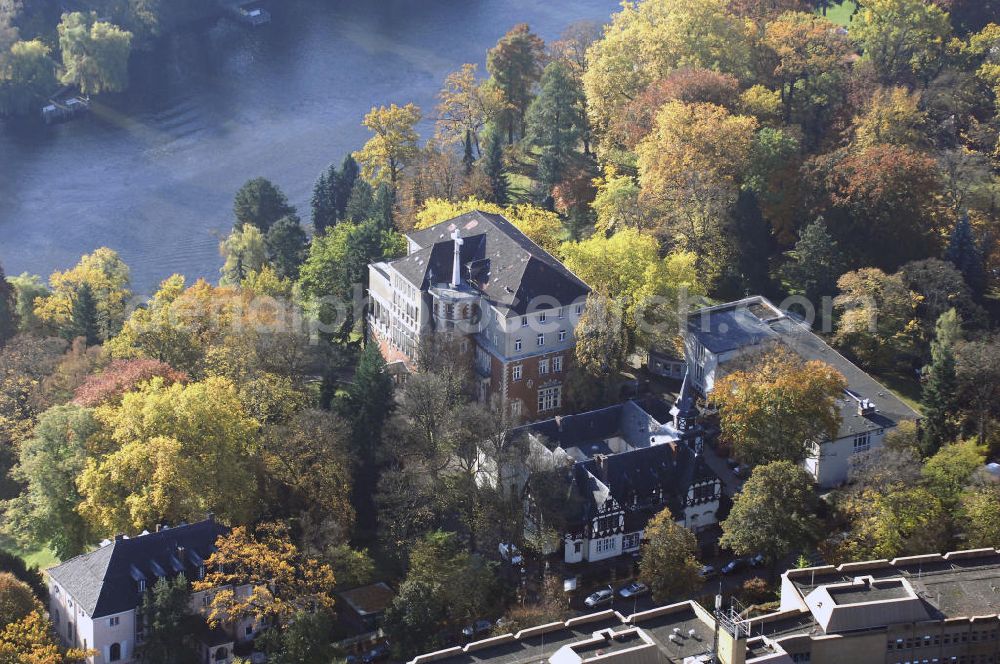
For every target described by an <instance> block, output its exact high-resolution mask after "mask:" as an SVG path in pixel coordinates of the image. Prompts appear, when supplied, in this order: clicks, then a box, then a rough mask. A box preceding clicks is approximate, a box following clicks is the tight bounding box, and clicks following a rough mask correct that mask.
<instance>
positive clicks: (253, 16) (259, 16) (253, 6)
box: [227, 1, 271, 27]
mask: <svg viewBox="0 0 1000 664" xmlns="http://www.w3.org/2000/svg"><path fill="white" fill-rule="evenodd" d="M227 9H228V10H229V14H230V15H231V16H232V17H233V18H235V19H236V20H237V21H239V22H240V23H243V24H244V25H249V26H253V27H256V26H258V25H264V24H265V23H270V22H271V12H269V11H267V10H266V9H264V8H263V7H261V6H260V5H259V4H258V3H256V2H239V1H237V2H232V3H227Z"/></svg>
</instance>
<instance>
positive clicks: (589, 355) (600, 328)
mask: <svg viewBox="0 0 1000 664" xmlns="http://www.w3.org/2000/svg"><path fill="white" fill-rule="evenodd" d="M575 335H576V363H577V365H578V366H579V367H580V368H581V369H583V370H584V371H586V372H587V373H588V374H589V375H590V377H591V378H596V379H602V380H604V381H605V382H608V381H610V380H611V379H612V378H613V377H614V376H615V375H616V374H617V372H619V371H621V369H622V367H624V366H625V358H626V355H627V354H628V334H627V332H626V330H625V324H624V317H623V315H622V309H621V306H620V305H619V304H618V302H616V301H615V300H613V299H611V298H609V297H607V296H602V295H591V296H590V297H589V298H587V307H586V308H585V309H584V312H583V315H582V316H581V317H580V321H579V323H578V324H577V326H576V332H575Z"/></svg>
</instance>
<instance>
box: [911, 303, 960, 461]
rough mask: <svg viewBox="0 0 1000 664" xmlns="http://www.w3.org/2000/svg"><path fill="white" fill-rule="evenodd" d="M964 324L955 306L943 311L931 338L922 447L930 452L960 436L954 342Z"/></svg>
mask: <svg viewBox="0 0 1000 664" xmlns="http://www.w3.org/2000/svg"><path fill="white" fill-rule="evenodd" d="M961 336H962V324H961V320H960V319H959V317H958V314H957V313H956V311H955V310H954V309H949V310H948V311H946V312H944V313H943V314H941V316H940V317H939V318H938V320H937V324H936V325H935V338H934V341H933V342H931V364H930V366H929V367H928V368H927V380H926V381H925V382H924V387H923V394H922V395H921V401H922V402H923V404H924V416H925V419H924V424H923V432H922V436H921V440H920V447H921V451H922V452H923V454H924V455H925V456H931V455H933V454H934V453H935V452H937V451H938V450H939V449H940V448H941V446H942V445H945V444H946V443H949V442H951V441H953V440H955V438H956V437H957V436H958V424H957V422H956V420H955V413H956V411H957V403H956V395H957V392H958V379H957V375H956V370H955V343H956V342H957V341H959V340H960V339H961Z"/></svg>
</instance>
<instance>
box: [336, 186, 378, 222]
mask: <svg viewBox="0 0 1000 664" xmlns="http://www.w3.org/2000/svg"><path fill="white" fill-rule="evenodd" d="M374 206H375V192H374V190H373V189H372V186H371V185H370V184H368V181H367V180H363V179H361V178H357V179H355V180H354V184H353V185H352V186H351V189H350V193H349V194H348V197H347V205H346V206H345V207H344V219H345V220H347V221H353V222H354V223H356V224H359V223H361V222H363V221H368V220H369V219H371V212H372V208H373V207H374Z"/></svg>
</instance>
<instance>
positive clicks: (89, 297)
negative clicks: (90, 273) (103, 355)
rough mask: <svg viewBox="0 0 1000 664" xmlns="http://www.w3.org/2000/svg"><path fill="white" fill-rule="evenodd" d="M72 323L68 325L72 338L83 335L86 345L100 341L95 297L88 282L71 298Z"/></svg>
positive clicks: (94, 344) (92, 344)
mask: <svg viewBox="0 0 1000 664" xmlns="http://www.w3.org/2000/svg"><path fill="white" fill-rule="evenodd" d="M72 314H73V315H72V318H73V324H72V325H70V326H69V331H70V334H71V336H72V338H74V339H75V338H76V337H83V338H84V340H86V342H87V345H88V346H96V345H97V344H99V343H100V342H101V334H100V322H99V321H98V314H97V299H96V298H95V297H94V291H93V289H91V287H90V284H87V283H84V284H81V285H80V287H79V288H78V289H77V291H76V297H75V298H73V311H72Z"/></svg>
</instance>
